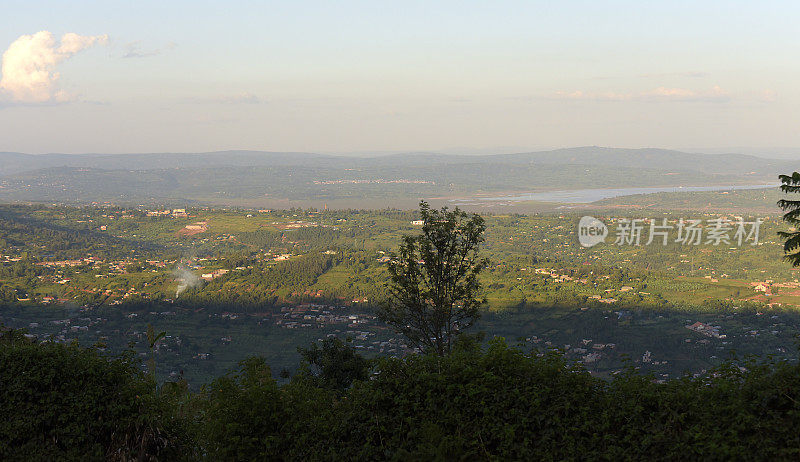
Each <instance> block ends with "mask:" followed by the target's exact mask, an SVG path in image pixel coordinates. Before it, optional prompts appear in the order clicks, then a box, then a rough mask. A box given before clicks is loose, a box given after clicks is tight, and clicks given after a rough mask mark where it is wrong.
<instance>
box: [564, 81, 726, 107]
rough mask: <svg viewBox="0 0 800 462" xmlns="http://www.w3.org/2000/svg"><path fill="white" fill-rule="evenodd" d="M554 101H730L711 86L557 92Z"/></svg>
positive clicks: (717, 87)
mask: <svg viewBox="0 0 800 462" xmlns="http://www.w3.org/2000/svg"><path fill="white" fill-rule="evenodd" d="M553 97H554V98H556V99H574V100H591V101H678V102H708V103H724V102H727V101H730V99H731V97H730V94H728V92H727V91H725V90H723V89H722V88H720V87H719V86H716V85H715V86H713V87H712V88H711V89H710V90H705V91H697V90H689V89H686V88H670V87H658V88H654V89H652V90H649V91H644V92H639V93H615V92H601V93H592V92H583V91H580V90H578V91H572V92H566V91H559V92H556V93H555V94H554V95H553Z"/></svg>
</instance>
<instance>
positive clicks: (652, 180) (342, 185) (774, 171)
mask: <svg viewBox="0 0 800 462" xmlns="http://www.w3.org/2000/svg"><path fill="white" fill-rule="evenodd" d="M794 168H795V165H794V163H793V162H790V161H782V160H765V159H761V158H757V157H753V156H747V155H737V154H724V155H703V154H690V153H683V152H678V151H668V150H663V149H617V148H602V147H583V148H571V149H560V150H555V151H543V152H531V153H519V154H502V155H493V156H487V155H482V156H463V155H461V156H454V155H444V154H435V153H410V154H397V155H389V156H381V157H370V158H353V157H342V156H338V157H337V156H329V155H321V154H310V153H276V152H255V151H224V152H211V153H198V154H187V153H183V154H169V153H163V154H123V155H102V154H85V155H69V154H45V155H26V154H19V153H0V200H5V201H49V202H78V203H80V202H92V201H112V202H117V203H134V202H136V203H138V202H146V203H164V202H188V203H199V204H203V203H205V204H218V205H249V206H264V207H279V206H281V207H291V206H300V207H308V206H317V207H321V206H323V205H324V204H330V205H331V206H338V207H357V208H365V207H372V206H375V204H374V203H373V202H374V201H376V200H377V201H379V202H380V206H381V207H386V206H394V207H406V206H407V205H408V204H413V203H414V202H415V201H416V200H418V199H419V198H420V197H425V198H432V197H449V198H454V197H456V198H457V197H471V196H473V195H476V194H486V193H506V192H524V191H537V190H538V191H542V190H554V189H585V188H613V187H617V188H619V187H647V186H681V185H733V184H765V183H768V182H773V181H775V178H776V176H777V175H778V174H780V173H785V172H790V171H792V170H793V169H794ZM369 201H372V202H369Z"/></svg>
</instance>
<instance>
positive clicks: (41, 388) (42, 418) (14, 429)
mask: <svg viewBox="0 0 800 462" xmlns="http://www.w3.org/2000/svg"><path fill="white" fill-rule="evenodd" d="M167 388H168V389H169V388H173V387H170V386H168V387H167ZM174 396H175V395H174V393H173V394H170V393H168V390H166V389H165V390H163V392H161V391H159V390H158V388H157V387H156V386H155V382H153V381H152V380H150V379H149V378H148V377H147V376H145V374H143V373H142V372H141V371H140V370H138V369H137V368H136V367H135V366H134V362H133V361H132V358H131V357H130V356H123V357H108V356H106V355H104V354H102V353H101V352H100V351H98V350H97V349H95V348H81V347H78V346H77V345H61V344H56V343H51V342H44V343H42V344H37V343H34V342H33V341H31V340H30V339H28V338H26V337H25V336H23V335H22V334H21V333H20V332H19V331H13V330H10V331H5V332H3V333H2V334H0V459H3V460H9V459H15V460H20V459H21V460H62V459H68V460H109V459H110V460H130V459H136V458H139V459H140V460H151V459H155V458H157V457H158V456H162V457H168V456H169V455H170V454H172V455H173V456H174V455H175V454H178V453H181V452H183V451H184V448H181V446H183V444H184V440H183V439H182V438H181V437H180V432H179V431H178V428H179V427H180V423H179V422H178V421H177V420H176V419H175V416H174V415H170V413H169V412H170V409H174V407H173V406H172V403H173V401H172V397H174Z"/></svg>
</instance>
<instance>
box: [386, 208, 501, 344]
mask: <svg viewBox="0 0 800 462" xmlns="http://www.w3.org/2000/svg"><path fill="white" fill-rule="evenodd" d="M419 213H420V216H421V217H422V220H421V221H422V233H420V234H419V235H406V236H403V242H402V244H400V249H399V251H398V253H397V255H394V258H393V259H392V260H390V261H389V266H388V270H389V274H390V277H391V282H390V283H389V289H388V291H389V295H390V296H389V298H388V303H387V304H386V306H384V307H383V308H382V309H381V311H380V317H381V318H382V319H383V320H385V321H386V322H387V323H388V324H389V325H391V326H392V327H393V328H394V329H395V330H396V331H397V332H399V333H402V334H403V335H404V336H405V337H406V338H408V339H409V340H410V341H411V342H412V343H413V344H414V345H416V346H417V347H418V348H420V349H422V350H425V351H434V352H436V353H437V354H439V355H443V354H446V353H449V352H450V349H451V348H452V344H453V341H454V340H455V338H456V337H457V336H458V335H459V334H460V333H461V332H463V331H464V330H465V329H467V328H469V327H470V326H472V325H473V324H474V323H475V321H476V320H477V318H478V316H479V315H480V308H481V305H483V304H485V303H486V298H485V297H483V294H482V293H481V284H480V282H479V281H478V275H479V274H480V272H481V271H482V270H483V268H485V267H486V265H488V263H489V261H488V260H487V259H485V258H480V257H479V249H480V248H479V246H480V244H481V243H482V242H483V240H484V238H483V232H484V231H485V230H486V225H485V223H484V220H483V218H482V217H481V216H480V215H478V214H473V215H472V216H470V215H468V214H467V213H465V212H463V211H461V210H459V209H458V208H456V209H455V210H452V211H450V210H448V209H447V207H444V208H442V209H441V210H431V208H430V207H429V206H428V204H427V203H426V202H425V201H422V202H420V206H419Z"/></svg>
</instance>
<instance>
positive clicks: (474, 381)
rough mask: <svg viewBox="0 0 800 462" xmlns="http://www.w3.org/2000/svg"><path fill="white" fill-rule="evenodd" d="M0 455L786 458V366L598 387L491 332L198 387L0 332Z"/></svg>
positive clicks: (258, 368) (795, 417)
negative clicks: (285, 374) (441, 352)
mask: <svg viewBox="0 0 800 462" xmlns="http://www.w3.org/2000/svg"><path fill="white" fill-rule="evenodd" d="M0 341H1V342H2V348H0V364H3V367H2V368H0V403H3V404H2V406H0V413H2V415H0V458H3V459H43V458H44V459H50V460H57V459H82V460H106V459H110V460H132V459H138V460H155V459H160V460H264V459H266V460H333V459H339V460H340V459H344V460H409V459H415V460H420V459H424V460H431V459H439V460H441V459H445V458H446V459H448V460H455V459H457V460H464V459H467V460H509V459H515V460H542V459H545V460H553V459H561V460H563V459H582V460H598V459H603V460H608V459H615V460H619V459H638V460H642V459H647V460H675V459H699V458H703V459H711V460H731V459H738V460H744V459H747V460H786V459H796V458H797V457H798V455H800V434H798V432H797V431H796V429H797V426H798V424H800V401H799V400H800V366H798V364H797V363H796V362H772V363H765V364H760V365H759V364H755V363H746V364H739V363H726V364H724V365H723V366H721V367H719V368H717V369H715V370H713V371H710V372H709V373H708V374H705V375H703V376H700V377H696V378H692V377H684V378H681V379H675V380H671V381H669V382H667V383H665V384H657V383H654V381H653V380H652V378H651V377H648V376H645V375H638V374H636V373H634V372H633V371H632V370H627V371H626V372H624V373H622V374H619V375H618V376H616V377H615V378H613V379H612V380H610V381H603V380H600V379H596V378H593V377H592V376H591V375H590V374H589V373H587V371H585V370H584V369H582V368H580V367H574V366H570V365H568V364H567V363H566V362H565V361H564V359H563V358H562V357H561V356H560V355H559V354H557V353H544V352H538V351H536V350H534V351H532V352H530V353H525V352H523V351H521V350H520V349H517V348H513V347H509V346H507V345H506V343H505V342H504V341H503V340H502V339H500V338H495V339H494V340H492V341H491V342H489V344H488V345H487V346H486V347H484V348H481V347H478V346H477V344H469V343H461V344H459V345H457V347H456V348H455V349H454V351H453V352H452V353H451V354H450V355H447V356H444V357H440V356H435V355H411V356H408V357H406V358H402V359H400V358H381V359H377V360H372V361H367V360H363V359H361V358H360V357H359V356H358V355H357V354H356V353H355V351H354V350H353V349H352V347H351V346H349V345H347V344H345V343H342V342H328V343H327V344H321V345H320V346H317V347H314V348H312V349H309V350H306V351H305V352H304V358H305V362H304V364H303V366H302V367H301V368H300V370H299V372H298V373H297V374H295V375H294V376H293V377H292V378H291V380H289V381H288V382H287V383H285V384H283V385H279V384H278V383H277V382H276V381H275V379H274V378H273V377H272V373H271V371H270V368H269V367H268V366H267V364H266V363H265V361H264V360H263V359H261V358H257V357H254V358H250V359H247V360H245V361H242V362H241V364H240V367H239V368H238V369H236V370H235V371H232V372H231V373H229V374H227V375H225V376H223V377H220V378H218V379H216V380H214V381H213V382H211V383H209V384H208V385H206V386H204V387H203V388H202V389H201V390H199V391H198V392H190V391H188V389H187V388H186V386H185V383H182V382H180V381H178V382H174V383H171V382H170V383H166V384H164V385H162V386H156V384H155V382H154V381H153V380H152V378H151V377H150V376H149V374H147V373H144V372H141V371H140V370H139V368H138V367H137V366H136V364H135V363H134V362H133V361H132V359H131V357H130V355H122V356H120V357H110V356H107V355H106V354H104V353H102V352H100V351H98V350H97V349H95V348H80V347H77V346H75V345H63V344H55V343H51V342H44V343H41V344H40V343H35V342H31V341H30V340H28V339H26V338H25V337H23V336H21V335H20V333H19V332H16V331H9V332H6V333H4V334H3V337H2V339H1V340H0Z"/></svg>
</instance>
